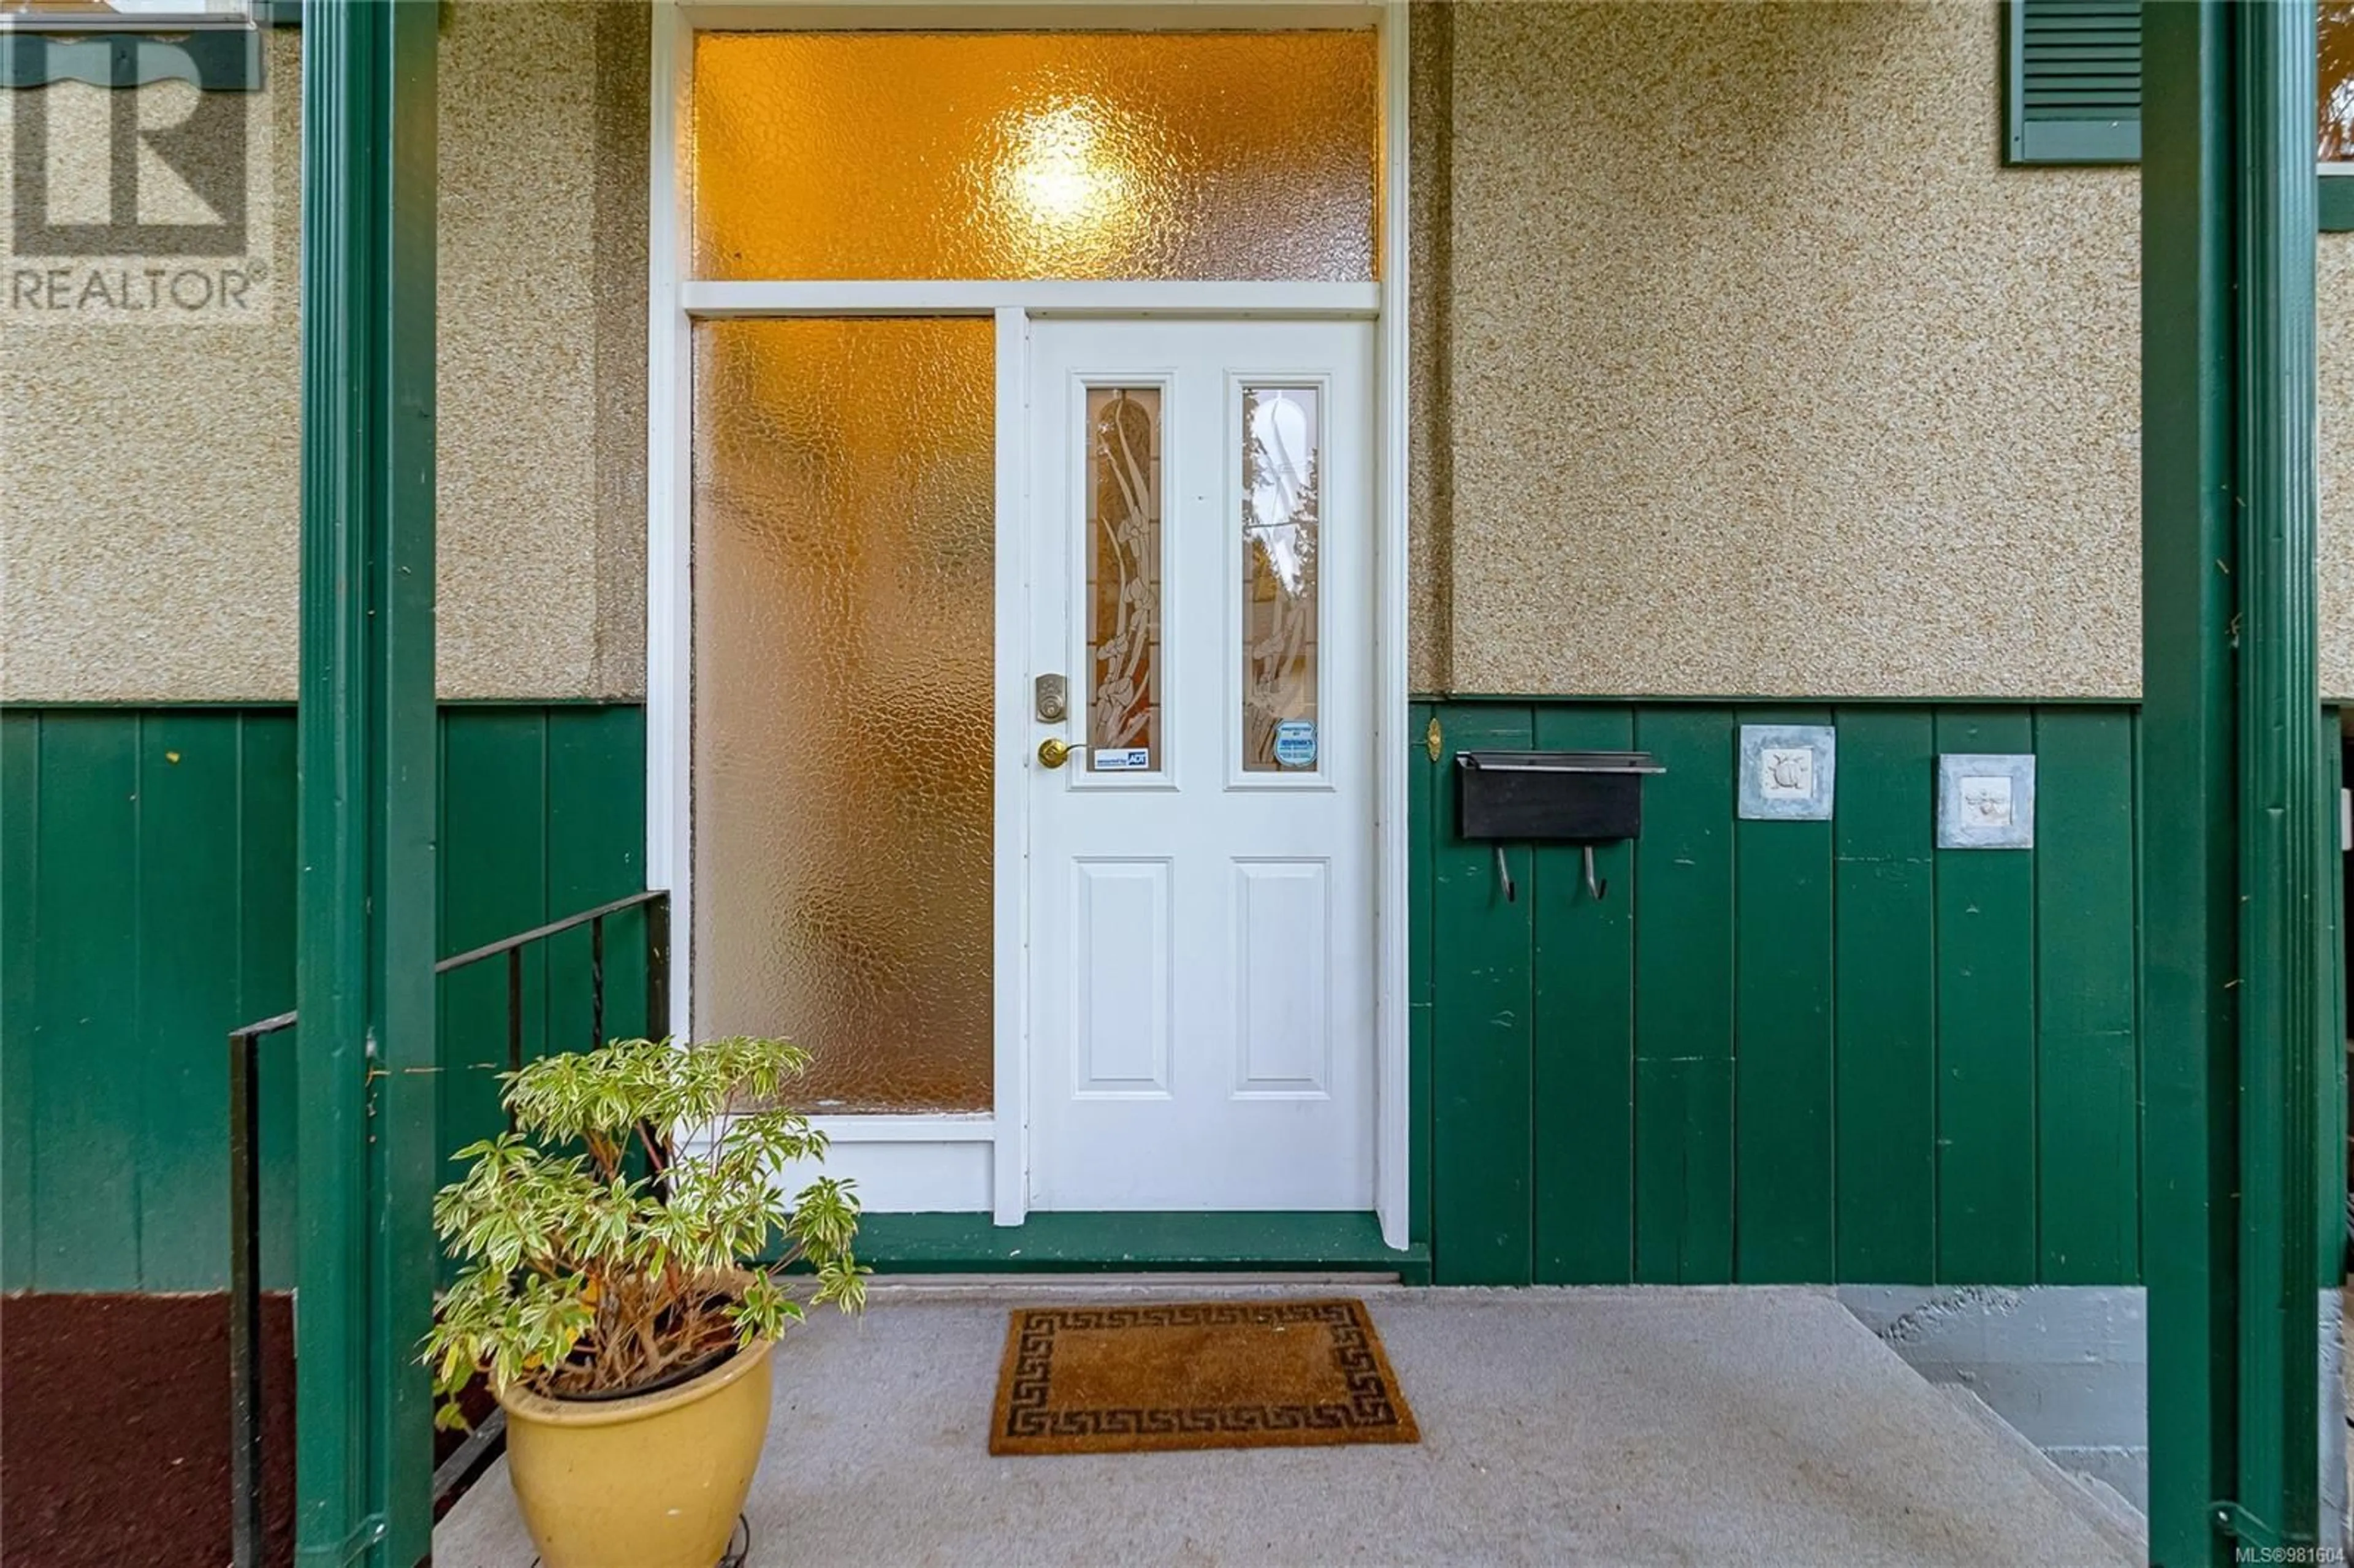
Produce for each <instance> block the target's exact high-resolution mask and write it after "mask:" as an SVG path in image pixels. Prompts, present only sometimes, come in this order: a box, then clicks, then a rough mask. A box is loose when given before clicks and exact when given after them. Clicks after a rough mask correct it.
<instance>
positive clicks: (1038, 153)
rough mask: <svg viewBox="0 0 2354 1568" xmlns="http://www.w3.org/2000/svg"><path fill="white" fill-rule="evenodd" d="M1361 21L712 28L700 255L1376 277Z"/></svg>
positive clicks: (702, 45) (950, 274) (977, 272)
mask: <svg viewBox="0 0 2354 1568" xmlns="http://www.w3.org/2000/svg"><path fill="white" fill-rule="evenodd" d="M1379 96H1380V95H1379V89H1378V72H1377V70H1376V67H1375V58H1374V40H1373V34H1372V33H1371V32H1370V31H1321V32H1250V33H896V32H894V33H703V34H700V35H698V36H697V37H696V38H695V91H694V109H693V131H692V136H693V142H692V147H691V152H690V156H691V159H692V162H693V165H694V191H695V214H694V265H695V272H696V274H697V275H698V276H700V277H705V278H716V279H748V278H799V279H830V278H878V279H881V278H1022V279H1039V278H1089V279H1094V278H1135V279H1262V278H1264V279H1314V280H1323V281H1357V280H1364V279H1370V278H1372V277H1373V276H1375V272H1374V266H1375V260H1376V257H1375V248H1374V233H1375V227H1376V204H1375V196H1374V192H1375V189H1376V174H1377V171H1378V168H1379V164H1380V154H1381V145H1380V108H1379Z"/></svg>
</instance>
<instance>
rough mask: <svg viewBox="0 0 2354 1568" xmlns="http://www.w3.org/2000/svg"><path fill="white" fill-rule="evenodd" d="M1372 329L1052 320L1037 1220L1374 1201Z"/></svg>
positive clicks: (1033, 497) (1032, 888) (1036, 467)
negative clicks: (1058, 1212)
mask: <svg viewBox="0 0 2354 1568" xmlns="http://www.w3.org/2000/svg"><path fill="white" fill-rule="evenodd" d="M1372 355H1373V327H1372V325H1371V324H1370V323H1361V322H1267V321H1249V322H1210V321H1178V320H1157V321H1135V322H1104V321H1043V322H1038V323H1034V326H1033V335H1032V339H1031V363H1030V367H1029V368H1030V376H1029V387H1030V409H1029V426H1030V438H1029V440H1030V456H1031V462H1030V471H1029V495H1028V502H1029V504H1028V508H1027V513H1026V516H1027V523H1026V529H1027V532H1028V535H1029V539H1028V546H1029V550H1030V558H1031V570H1030V573H1029V577H1030V583H1029V599H1028V604H1027V607H1026V611H1025V613H1026V615H1027V619H1028V625H1029V627H1030V649H1029V652H1030V665H1031V673H1032V676H1033V683H1032V687H1031V698H1032V707H1031V711H1030V712H1029V713H1027V714H1024V715H1017V718H1018V720H1019V722H1022V723H1023V724H1024V725H1026V726H1027V729H1028V731H1029V734H1030V736H1031V742H1032V744H1031V747H1030V751H1029V758H1030V769H1029V778H1028V781H1027V788H1028V791H1029V800H1028V808H1029V817H1030V824H1029V825H1030V834H1029V840H1030V854H1029V863H1028V868H1027V875H1028V878H1029V886H1028V894H1029V897H1028V904H1029V936H1030V942H1029V964H1030V974H1029V982H1030V985H1029V997H1028V1007H1027V1012H1028V1017H1029V1052H1030V1057H1029V1101H1030V1105H1029V1111H1030V1144H1029V1148H1030V1160H1029V1163H1030V1192H1029V1202H1030V1206H1031V1207H1033V1208H1037V1209H1363V1208H1370V1207H1371V1206H1372V1203H1373V745H1372V734H1373V722H1372V721H1373V704H1372V696H1371V670H1370V668H1369V665H1370V652H1371V649H1372V641H1373V640H1372V593H1373V513H1372V505H1371V502H1372V482H1371V471H1370V469H1371V464H1370V454H1371V440H1370V420H1371V411H1372V401H1371V397H1370V391H1371V387H1370V376H1371V366H1372ZM1001 612H1002V613H1011V608H1010V607H1007V608H1006V609H1002V611H1001Z"/></svg>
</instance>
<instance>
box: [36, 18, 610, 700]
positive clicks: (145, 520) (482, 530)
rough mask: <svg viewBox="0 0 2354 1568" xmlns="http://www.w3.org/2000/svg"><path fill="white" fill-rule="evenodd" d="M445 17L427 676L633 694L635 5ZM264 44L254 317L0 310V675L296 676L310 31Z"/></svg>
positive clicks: (79, 692) (467, 687)
mask: <svg viewBox="0 0 2354 1568" xmlns="http://www.w3.org/2000/svg"><path fill="white" fill-rule="evenodd" d="M442 16H443V29H444V31H443V38H442V45H443V47H442V51H441V115H440V181H441V197H440V334H441V337H440V356H441V357H440V366H441V368H440V377H439V383H438V397H439V409H438V412H439V418H440V563H439V570H438V573H437V580H438V591H439V596H440V613H439V616H438V619H437V636H438V640H439V654H440V682H439V683H440V691H441V694H442V695H443V696H445V697H453V698H465V697H527V698H560V697H573V696H632V695H637V694H641V693H642V691H643V687H644V652H643V649H644V639H643V630H642V627H643V597H644V590H643V587H642V582H643V564H642V563H643V536H644V515H645V512H644V507H645V502H644V445H645V437H644V431H645V415H644V363H645V283H644V277H645V252H644V236H645V230H646V223H645V211H646V206H645V204H646V162H645V137H644V125H645V118H644V116H645V96H644V95H645V85H644V79H645V58H646V52H645V33H644V26H645V23H644V14H643V12H642V10H641V9H640V8H638V7H635V6H625V5H599V4H595V3H593V0H590V3H583V4H570V5H545V4H523V3H513V0H465V3H463V4H461V5H453V6H447V7H444V9H443V12H442ZM268 48H269V57H268V62H267V65H268V72H267V78H266V79H267V82H268V87H267V90H266V91H265V93H264V94H262V95H260V98H258V99H257V100H255V101H254V102H253V107H252V112H253V114H254V115H255V116H257V117H258V119H259V120H260V122H265V123H266V125H267V127H268V131H269V135H268V136H267V138H266V140H263V141H260V142H258V143H257V146H258V147H259V148H260V157H262V158H264V159H266V160H267V165H266V176H265V175H261V174H259V173H258V174H257V175H256V178H257V179H260V178H264V177H266V179H267V182H268V188H269V190H270V192H271V194H272V198H273V199H272V200H271V201H270V203H269V204H268V208H267V211H266V213H265V214H263V215H261V216H260V219H259V221H258V222H257V224H256V227H255V229H254V245H253V250H254V253H255V255H256V256H258V257H260V259H262V260H264V262H265V264H266V265H267V266H268V268H269V269H270V281H271V292H270V297H269V298H270V312H269V316H268V319H267V321H266V322H262V323H251V322H248V323H233V324H217V325H170V326H165V325H162V324H159V323H133V324H120V325H91V324H86V323H82V324H72V325H61V324H47V325H40V326H11V327H0V460H5V464H6V471H7V474H8V479H7V482H6V485H5V489H0V571H4V572H5V577H0V700H8V701H20V702H154V701H235V700H276V699H284V698H290V697H292V695H293V694H294V666H295V650H296V630H297V628H296V599H297V579H298V572H299V556H298V550H299V529H298V521H297V503H298V496H299V451H298V445H297V429H298V416H299V412H300V407H299V397H300V393H299V387H300V366H301V354H300V340H299V335H298V324H297V323H298V313H297V299H296V293H295V287H294V285H295V282H296V279H297V270H298V252H297V238H298V237H297V223H298V215H297V202H298V200H299V195H300V187H299V184H298V181H297V177H296V176H297V170H298V167H299V158H300V151H301V149H300V128H299V119H298V115H299V90H298V68H299V58H298V50H299V36H298V35H297V34H295V33H293V32H291V31H280V32H276V33H273V34H271V35H270V37H269V39H268ZM48 91H49V92H52V93H60V92H62V93H95V92H96V90H94V89H88V88H81V87H78V86H67V87H61V88H51V89H48ZM182 91H186V89H184V88H180V87H177V86H171V85H167V86H162V87H156V88H149V89H143V90H142V95H143V98H144V97H147V96H150V95H162V94H168V93H172V92H182ZM143 109H144V106H143ZM0 134H5V132H0Z"/></svg>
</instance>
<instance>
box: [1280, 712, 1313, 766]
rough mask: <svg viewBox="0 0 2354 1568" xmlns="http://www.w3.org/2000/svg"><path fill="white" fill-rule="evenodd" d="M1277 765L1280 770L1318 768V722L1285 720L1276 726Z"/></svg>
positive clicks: (1311, 720)
mask: <svg viewBox="0 0 2354 1568" xmlns="http://www.w3.org/2000/svg"><path fill="white" fill-rule="evenodd" d="M1275 764H1276V766H1277V767H1278V768H1313V767H1315V766H1316V721H1315V720H1314V719H1284V720H1281V721H1280V722H1278V724H1277V725H1276V726H1275Z"/></svg>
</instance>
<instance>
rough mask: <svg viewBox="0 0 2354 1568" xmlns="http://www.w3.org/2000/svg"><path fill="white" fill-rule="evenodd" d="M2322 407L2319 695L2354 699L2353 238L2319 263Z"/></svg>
mask: <svg viewBox="0 0 2354 1568" xmlns="http://www.w3.org/2000/svg"><path fill="white" fill-rule="evenodd" d="M2314 297H2315V300H2316V302H2317V306H2318V313H2319V316H2320V322H2319V329H2320V330H2319V337H2318V342H2317V353H2318V355H2319V356H2320V362H2321V363H2320V397H2319V403H2320V408H2321V429H2320V437H2319V439H2320V447H2321V583H2320V592H2321V690H2322V694H2323V695H2325V696H2328V697H2335V698H2347V699H2354V234H2325V235H2323V236H2322V237H2321V240H2320V252H2319V254H2318V256H2317V258H2316V270H2315V276H2314Z"/></svg>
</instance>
